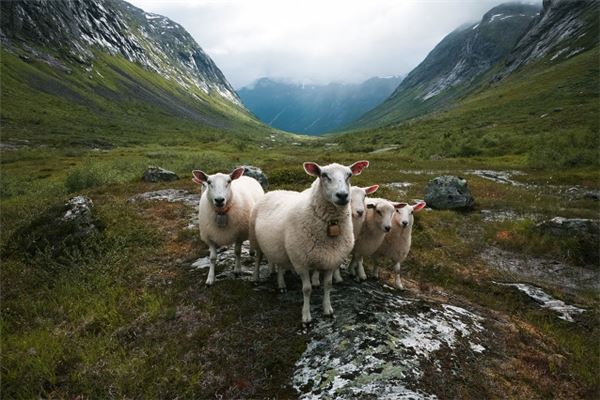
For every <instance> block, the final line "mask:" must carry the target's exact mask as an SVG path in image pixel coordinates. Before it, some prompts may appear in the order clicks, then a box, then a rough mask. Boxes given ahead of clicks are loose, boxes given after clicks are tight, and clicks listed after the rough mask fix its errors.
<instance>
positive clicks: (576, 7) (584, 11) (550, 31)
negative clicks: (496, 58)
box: [498, 0, 599, 78]
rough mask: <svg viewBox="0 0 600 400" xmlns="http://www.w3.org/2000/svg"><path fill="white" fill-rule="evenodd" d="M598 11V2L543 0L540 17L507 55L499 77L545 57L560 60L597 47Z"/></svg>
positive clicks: (585, 0)
mask: <svg viewBox="0 0 600 400" xmlns="http://www.w3.org/2000/svg"><path fill="white" fill-rule="evenodd" d="M598 12H599V4H598V2H597V1H587V0H554V1H552V0H545V1H544V8H543V10H542V12H541V13H540V16H539V17H538V18H537V19H536V20H535V23H534V25H533V26H532V27H531V28H530V29H528V31H527V33H526V34H525V35H524V36H523V37H522V38H521V40H519V42H518V43H517V45H516V46H515V48H514V49H513V51H512V52H511V53H510V54H509V56H508V57H507V62H506V67H505V68H504V69H503V70H502V71H501V72H500V73H499V74H498V77H499V78H502V77H505V76H507V75H508V74H510V73H512V72H513V71H515V70H517V69H518V68H520V67H522V66H525V65H527V64H531V63H533V62H536V61H538V60H541V59H543V58H546V57H549V60H548V61H550V62H560V61H563V60H566V59H569V58H571V57H573V56H574V55H576V54H578V53H581V52H584V51H586V50H589V49H590V48H592V47H594V46H597V44H598V22H599V21H598Z"/></svg>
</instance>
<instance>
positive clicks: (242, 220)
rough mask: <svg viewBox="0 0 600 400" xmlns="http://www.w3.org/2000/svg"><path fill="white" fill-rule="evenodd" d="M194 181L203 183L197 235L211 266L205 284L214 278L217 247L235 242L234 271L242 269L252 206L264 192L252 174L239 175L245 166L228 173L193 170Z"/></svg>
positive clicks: (212, 281)
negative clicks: (208, 253)
mask: <svg viewBox="0 0 600 400" xmlns="http://www.w3.org/2000/svg"><path fill="white" fill-rule="evenodd" d="M192 174H193V176H194V178H193V180H194V182H196V183H198V184H201V185H202V188H203V190H202V196H201V197H200V205H199V211H198V212H199V219H200V224H199V225H200V238H201V239H202V241H203V242H204V243H206V244H207V245H208V247H209V248H210V270H209V272H208V277H207V278H206V284H207V285H209V286H210V285H212V284H213V283H214V282H215V266H216V263H217V249H218V248H219V247H221V246H228V245H230V244H233V243H235V251H234V252H235V267H234V273H235V274H236V275H237V274H239V273H241V270H242V269H241V260H240V256H241V252H242V242H243V241H244V240H246V239H248V236H249V233H248V232H249V223H250V215H251V213H252V208H253V207H254V205H255V204H256V202H257V201H258V200H259V199H260V198H261V197H263V196H264V194H265V192H264V191H263V188H262V187H261V186H260V184H259V183H258V181H257V180H256V179H254V178H249V177H246V176H242V175H243V174H244V168H243V167H242V168H237V169H235V170H233V172H231V173H230V174H229V175H227V174H221V173H218V174H214V175H210V176H208V175H206V174H205V173H204V172H202V171H200V170H194V171H192Z"/></svg>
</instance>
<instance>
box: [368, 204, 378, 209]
mask: <svg viewBox="0 0 600 400" xmlns="http://www.w3.org/2000/svg"><path fill="white" fill-rule="evenodd" d="M376 207H377V204H375V203H367V208H376Z"/></svg>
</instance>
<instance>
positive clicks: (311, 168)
mask: <svg viewBox="0 0 600 400" xmlns="http://www.w3.org/2000/svg"><path fill="white" fill-rule="evenodd" d="M304 170H305V171H306V173H307V174H309V175H312V176H321V168H320V167H319V165H317V164H316V163H313V162H305V163H304Z"/></svg>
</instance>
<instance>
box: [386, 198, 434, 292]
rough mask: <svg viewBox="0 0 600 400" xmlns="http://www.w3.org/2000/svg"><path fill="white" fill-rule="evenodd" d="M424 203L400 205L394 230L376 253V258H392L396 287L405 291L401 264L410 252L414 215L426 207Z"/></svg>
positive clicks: (395, 218) (394, 221)
mask: <svg viewBox="0 0 600 400" xmlns="http://www.w3.org/2000/svg"><path fill="white" fill-rule="evenodd" d="M425 205H426V203H425V202H424V201H419V202H417V203H416V204H414V205H412V206H411V205H409V204H406V203H400V207H398V208H397V209H396V211H397V212H396V213H394V218H393V222H392V230H391V231H390V233H388V234H387V236H386V237H385V239H384V240H383V243H382V244H381V246H380V247H379V249H377V251H376V252H375V256H382V257H388V258H391V259H392V260H393V261H394V262H395V264H394V274H395V278H394V286H395V287H396V288H397V289H403V288H404V287H403V286H402V282H401V280H400V263H402V262H403V261H404V260H405V259H406V256H407V255H408V252H409V251H410V245H411V241H412V239H411V237H412V227H413V222H414V215H413V214H414V213H416V212H419V211H421V210H422V209H423V208H424V207H425Z"/></svg>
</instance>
